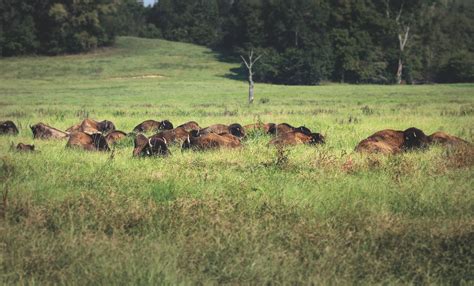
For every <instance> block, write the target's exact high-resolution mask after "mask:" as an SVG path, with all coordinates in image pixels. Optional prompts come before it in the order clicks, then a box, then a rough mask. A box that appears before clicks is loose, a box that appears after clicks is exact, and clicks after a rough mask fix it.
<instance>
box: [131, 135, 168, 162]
mask: <svg viewBox="0 0 474 286" xmlns="http://www.w3.org/2000/svg"><path fill="white" fill-rule="evenodd" d="M134 144H135V147H134V149H133V156H134V157H144V156H168V155H170V154H171V152H170V151H169V149H168V145H167V144H166V141H165V140H164V139H162V138H158V137H154V136H152V137H150V138H146V137H145V135H143V134H138V135H137V137H135V142H134Z"/></svg>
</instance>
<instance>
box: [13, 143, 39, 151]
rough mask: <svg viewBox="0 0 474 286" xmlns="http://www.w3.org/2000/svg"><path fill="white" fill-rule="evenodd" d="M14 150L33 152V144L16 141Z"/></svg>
mask: <svg viewBox="0 0 474 286" xmlns="http://www.w3.org/2000/svg"><path fill="white" fill-rule="evenodd" d="M16 150H17V151H19V152H33V151H35V145H28V144H23V143H18V145H16Z"/></svg>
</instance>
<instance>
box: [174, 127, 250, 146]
mask: <svg viewBox="0 0 474 286" xmlns="http://www.w3.org/2000/svg"><path fill="white" fill-rule="evenodd" d="M240 146H241V144H240V139H239V138H238V137H236V136H234V135H232V134H230V133H227V132H225V133H221V134H216V133H212V132H211V133H207V134H201V133H200V132H198V131H191V132H190V134H189V136H188V138H187V139H186V141H184V143H183V145H182V149H183V150H186V149H192V150H208V149H216V148H223V147H224V148H237V147H240Z"/></svg>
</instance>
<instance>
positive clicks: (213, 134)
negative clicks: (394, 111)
mask: <svg viewBox="0 0 474 286" xmlns="http://www.w3.org/2000/svg"><path fill="white" fill-rule="evenodd" d="M30 128H31V131H32V133H33V138H35V139H65V140H67V143H66V147H68V148H81V149H84V150H90V151H110V146H112V145H114V144H115V143H116V142H118V141H120V140H122V139H124V138H126V137H128V136H133V137H134V149H133V156H138V157H144V156H167V155H169V154H170V151H169V146H170V145H171V144H180V145H181V148H182V150H186V149H191V150H207V149H216V148H239V147H240V146H241V142H242V140H244V139H245V138H246V137H247V134H249V133H253V132H261V133H264V134H269V135H271V136H273V138H272V139H271V140H270V142H269V144H270V145H275V146H287V145H297V144H307V145H317V144H324V143H325V137H324V136H323V135H322V134H320V133H314V132H312V131H311V130H310V129H308V128H307V127H305V126H300V127H294V126H291V125H290V124H287V123H281V124H275V123H256V124H249V125H245V126H242V125H240V124H238V123H234V124H230V125H225V124H214V125H211V126H208V127H205V128H201V127H200V126H199V124H198V123H197V122H195V121H189V122H187V123H184V124H182V125H179V126H177V127H174V125H173V124H172V123H171V122H170V121H169V120H164V121H155V120H146V121H144V122H142V123H140V124H138V125H137V126H136V127H135V128H134V129H133V131H132V132H131V133H128V134H127V133H125V132H123V131H119V130H116V127H115V124H114V123H112V122H111V121H108V120H104V121H95V120H92V119H89V118H87V119H84V120H83V121H82V122H80V123H78V124H76V125H74V126H71V127H69V128H68V129H66V130H65V131H62V130H59V129H57V128H54V127H51V126H48V125H46V124H44V123H38V124H35V125H33V126H30ZM148 132H154V133H155V134H154V135H152V136H151V137H147V136H145V135H144V134H143V133H148ZM0 134H7V135H16V134H18V128H17V127H16V125H15V124H14V123H13V122H12V121H10V120H8V121H2V122H0ZM432 144H441V145H470V143H469V142H467V141H465V140H463V139H461V138H458V137H455V136H452V135H449V134H446V133H444V132H435V133H433V134H431V135H429V136H427V135H425V133H424V132H423V131H422V130H420V129H417V128H414V127H412V128H408V129H406V130H404V131H401V130H391V129H386V130H382V131H378V132H376V133H374V134H372V135H371V136H369V137H367V138H366V139H364V140H362V141H361V142H360V143H359V144H358V145H357V146H356V147H355V151H357V152H362V153H382V154H397V153H401V152H405V151H407V150H415V149H425V148H427V147H429V146H430V145H432ZM16 149H17V150H19V151H34V145H26V144H23V143H19V144H18V145H17V147H16Z"/></svg>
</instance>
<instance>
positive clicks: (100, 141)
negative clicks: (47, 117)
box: [66, 131, 110, 151]
mask: <svg viewBox="0 0 474 286" xmlns="http://www.w3.org/2000/svg"><path fill="white" fill-rule="evenodd" d="M66 147H68V148H81V149H84V150H88V151H110V148H109V145H108V144H107V140H106V139H105V137H104V135H102V134H101V133H93V134H88V133H85V132H81V131H76V132H72V133H71V134H69V140H68V142H67V144H66Z"/></svg>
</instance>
